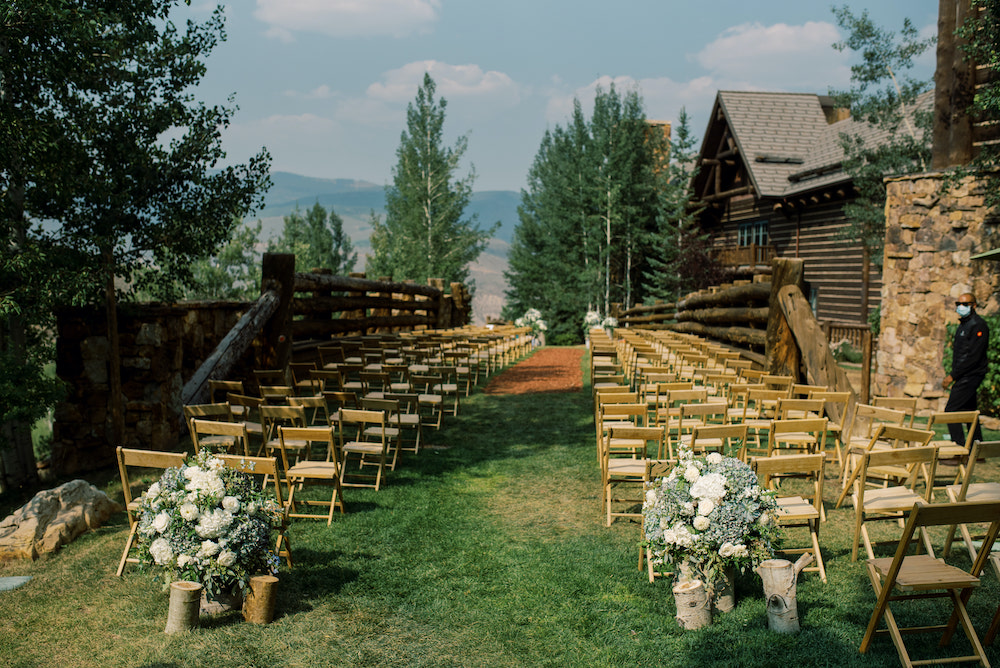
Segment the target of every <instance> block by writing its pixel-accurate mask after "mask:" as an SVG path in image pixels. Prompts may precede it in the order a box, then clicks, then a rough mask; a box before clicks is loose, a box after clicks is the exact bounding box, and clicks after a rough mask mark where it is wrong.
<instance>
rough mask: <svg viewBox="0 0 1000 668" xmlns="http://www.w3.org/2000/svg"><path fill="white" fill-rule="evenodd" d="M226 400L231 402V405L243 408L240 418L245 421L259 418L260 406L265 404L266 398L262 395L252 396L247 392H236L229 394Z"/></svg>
mask: <svg viewBox="0 0 1000 668" xmlns="http://www.w3.org/2000/svg"><path fill="white" fill-rule="evenodd" d="M226 401H228V402H229V405H230V406H240V407H241V408H242V409H243V410H242V413H241V414H240V418H241V419H242V420H243V421H246V420H253V419H254V418H258V419H259V418H260V407H261V406H262V405H263V404H264V400H263V399H261V398H260V397H251V396H248V395H246V394H236V393H235V392H230V393H229V394H227V395H226ZM234 415H235V413H234Z"/></svg>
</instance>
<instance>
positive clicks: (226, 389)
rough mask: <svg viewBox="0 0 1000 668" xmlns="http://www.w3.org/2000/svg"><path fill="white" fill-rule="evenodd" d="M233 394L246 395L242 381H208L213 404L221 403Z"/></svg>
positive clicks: (210, 379)
mask: <svg viewBox="0 0 1000 668" xmlns="http://www.w3.org/2000/svg"><path fill="white" fill-rule="evenodd" d="M230 392H233V393H235V394H245V393H246V392H245V391H244V390H243V381H242V380H217V379H215V378H209V379H208V396H209V398H210V399H211V401H212V402H213V403H220V400H221V399H223V398H225V396H226V395H227V394H228V393H230Z"/></svg>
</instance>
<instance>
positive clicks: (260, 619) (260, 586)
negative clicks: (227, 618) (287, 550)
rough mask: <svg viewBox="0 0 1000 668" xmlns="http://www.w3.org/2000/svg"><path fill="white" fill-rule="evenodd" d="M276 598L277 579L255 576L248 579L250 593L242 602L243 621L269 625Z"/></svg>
mask: <svg viewBox="0 0 1000 668" xmlns="http://www.w3.org/2000/svg"><path fill="white" fill-rule="evenodd" d="M277 596H278V578H276V577H274V576H273V575H255V576H254V577H252V578H250V593H249V594H248V595H247V597H246V598H245V599H244V600H243V619H244V620H246V621H248V622H250V623H251V624H270V623H271V620H272V619H274V602H275V600H276V599H277Z"/></svg>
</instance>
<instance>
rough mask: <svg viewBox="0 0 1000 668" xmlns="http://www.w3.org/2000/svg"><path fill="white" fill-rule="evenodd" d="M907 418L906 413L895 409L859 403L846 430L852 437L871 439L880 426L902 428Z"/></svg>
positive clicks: (855, 406) (855, 405)
mask: <svg viewBox="0 0 1000 668" xmlns="http://www.w3.org/2000/svg"><path fill="white" fill-rule="evenodd" d="M905 418H906V413H905V412H904V411H900V410H896V409H895V408H887V407H884V406H875V405H872V404H862V403H857V404H854V414H853V416H852V417H851V424H850V425H849V426H848V425H845V429H846V431H847V433H848V434H850V435H856V436H860V437H863V438H871V437H872V434H874V433H875V430H876V428H877V427H878V426H879V425H880V424H894V425H900V426H902V424H903V420H904V419H905Z"/></svg>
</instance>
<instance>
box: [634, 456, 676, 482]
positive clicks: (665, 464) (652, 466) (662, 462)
mask: <svg viewBox="0 0 1000 668" xmlns="http://www.w3.org/2000/svg"><path fill="white" fill-rule="evenodd" d="M675 466H677V462H674V461H670V460H666V459H647V460H646V473H645V475H643V476H642V479H643V480H645V481H646V482H651V481H653V480H656V479H657V478H663V477H665V476H668V475H670V472H671V471H672V470H673V469H674V467H675Z"/></svg>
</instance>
